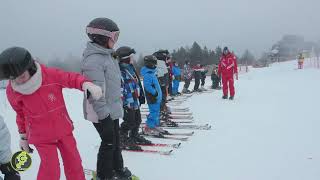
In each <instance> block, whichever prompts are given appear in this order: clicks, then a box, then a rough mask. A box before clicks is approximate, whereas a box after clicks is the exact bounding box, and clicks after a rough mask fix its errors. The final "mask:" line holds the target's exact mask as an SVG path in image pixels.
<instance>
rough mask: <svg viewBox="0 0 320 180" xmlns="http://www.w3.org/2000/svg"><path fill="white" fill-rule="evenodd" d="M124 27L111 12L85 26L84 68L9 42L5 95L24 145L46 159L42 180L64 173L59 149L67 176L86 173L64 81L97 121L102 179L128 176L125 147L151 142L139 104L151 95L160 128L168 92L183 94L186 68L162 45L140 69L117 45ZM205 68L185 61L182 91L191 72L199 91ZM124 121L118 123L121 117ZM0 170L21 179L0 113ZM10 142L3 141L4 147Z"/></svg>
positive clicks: (0, 68)
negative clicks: (47, 61)
mask: <svg viewBox="0 0 320 180" xmlns="http://www.w3.org/2000/svg"><path fill="white" fill-rule="evenodd" d="M119 33H120V29H119V28H118V26H117V24H116V23H115V22H114V21H112V20H111V19H108V18H96V19H94V20H92V21H91V22H90V23H89V24H88V25H87V27H86V34H87V36H88V37H89V39H90V41H89V42H88V43H87V46H86V48H85V50H84V52H83V59H82V61H81V73H80V74H79V73H73V72H65V71H62V70H60V69H56V68H50V67H46V66H45V65H43V64H40V63H38V62H36V61H35V60H34V59H33V58H32V56H31V54H30V53H29V51H28V50H26V49H24V48H21V47H12V48H8V49H6V50H4V51H3V52H2V53H1V54H0V80H9V84H8V86H7V98H8V100H9V102H10V104H11V106H12V108H13V109H14V110H15V112H16V114H17V116H16V123H17V125H18V132H19V134H20V143H19V144H20V147H21V149H22V150H24V151H26V152H29V153H32V152H33V149H32V148H31V147H30V146H29V145H30V144H33V145H34V147H35V148H36V150H37V152H38V153H39V156H40V159H41V162H40V167H39V171H38V176H37V179H38V180H59V179H60V166H59V158H58V152H57V150H59V152H60V154H61V157H62V160H63V164H64V171H65V175H66V179H68V180H74V179H77V180H84V179H85V176H84V172H83V167H82V161H81V157H80V153H79V151H78V149H77V145H76V139H75V137H74V135H73V132H72V131H73V128H74V126H73V123H72V120H71V119H70V117H69V115H68V112H67V109H66V105H65V101H64V98H63V94H62V89H63V88H73V89H78V90H80V91H83V92H84V99H83V112H84V117H85V119H87V120H89V121H91V122H92V124H93V126H94V127H95V129H96V131H97V133H98V134H99V136H100V138H101V144H100V148H99V152H98V155H97V166H96V171H97V180H116V179H117V180H130V179H132V173H131V172H130V170H129V169H128V168H126V167H124V162H123V158H122V153H121V148H126V147H128V146H131V148H132V146H133V147H134V148H137V149H138V148H140V147H139V146H135V145H138V144H151V143H152V142H151V141H149V140H147V139H145V138H144V137H143V136H141V135H140V134H139V127H140V124H141V121H142V119H141V113H140V105H141V104H144V103H145V102H147V104H148V107H149V112H150V113H149V115H148V116H147V121H146V126H145V127H144V128H143V131H144V133H148V134H151V135H157V134H159V133H163V132H164V130H163V129H162V128H161V127H160V116H161V113H160V112H166V109H167V107H166V101H167V96H168V94H171V95H178V94H179V91H178V89H179V83H180V81H181V70H180V68H179V65H178V63H176V62H171V56H170V54H169V52H168V51H167V50H159V51H157V52H155V53H153V55H148V56H145V57H144V67H142V69H141V72H140V75H141V76H142V77H143V85H142V83H141V82H140V77H139V74H138V73H137V72H136V69H135V67H134V66H133V64H132V63H133V55H134V54H135V51H134V49H133V48H131V47H127V46H123V47H120V48H119V49H117V50H116V51H115V50H114V46H115V44H116V43H117V40H118V37H119ZM206 73H207V72H206V70H205V69H204V68H203V67H201V66H200V64H198V65H197V66H196V67H195V68H194V69H193V72H192V71H191V68H190V63H189V62H186V64H185V65H184V71H183V78H184V80H185V85H184V89H183V93H189V92H190V91H189V90H188V86H189V84H190V81H191V79H192V76H193V75H194V77H195V79H196V83H195V87H194V91H200V90H199V84H200V80H202V84H201V86H202V87H203V85H204V80H205V74H206ZM212 81H213V86H212V87H213V88H218V87H219V82H220V75H219V72H217V70H214V72H213V74H212ZM120 118H123V120H124V121H123V123H122V124H121V125H119V119H120ZM0 135H1V136H0V138H1V139H0V142H1V146H0V170H1V172H2V173H4V174H5V180H19V179H20V176H19V173H18V172H17V171H16V170H15V169H13V168H12V167H11V165H10V158H9V157H10V156H11V151H10V143H9V142H10V134H9V132H8V129H7V128H6V127H5V124H4V121H3V120H2V118H0ZM4 145H5V146H4Z"/></svg>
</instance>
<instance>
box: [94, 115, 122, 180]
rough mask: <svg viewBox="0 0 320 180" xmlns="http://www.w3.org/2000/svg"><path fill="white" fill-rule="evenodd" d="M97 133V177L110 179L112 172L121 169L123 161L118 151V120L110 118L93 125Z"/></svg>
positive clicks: (119, 150)
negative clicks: (98, 137)
mask: <svg viewBox="0 0 320 180" xmlns="http://www.w3.org/2000/svg"><path fill="white" fill-rule="evenodd" d="M93 125H94V127H95V128H96V130H97V131H98V133H99V135H100V138H101V144H100V148H99V152H98V158H97V176H98V177H100V178H101V179H104V178H111V177H112V176H113V175H114V172H113V170H116V171H117V170H122V169H123V159H122V154H121V149H120V139H119V138H120V137H119V119H116V120H112V119H111V118H110V116H108V117H107V118H106V119H104V120H101V121H100V123H93Z"/></svg>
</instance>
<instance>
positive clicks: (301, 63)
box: [298, 53, 304, 69]
mask: <svg viewBox="0 0 320 180" xmlns="http://www.w3.org/2000/svg"><path fill="white" fill-rule="evenodd" d="M303 62H304V57H303V55H302V53H300V54H299V57H298V69H303Z"/></svg>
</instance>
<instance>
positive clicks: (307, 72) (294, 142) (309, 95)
mask: <svg viewBox="0 0 320 180" xmlns="http://www.w3.org/2000/svg"><path fill="white" fill-rule="evenodd" d="M295 68H296V61H291V62H285V63H275V64H273V65H272V66H271V67H268V68H262V69H250V72H249V73H246V74H241V75H240V77H239V81H236V82H235V86H236V96H235V100H234V101H229V100H222V99H221V96H222V92H221V91H214V92H212V93H204V94H197V95H193V96H192V97H191V98H189V99H188V100H187V101H186V102H184V103H183V106H188V107H190V109H191V111H192V112H193V116H194V117H195V119H196V123H197V124H205V123H209V124H211V125H212V126H213V129H212V130H210V131H197V130H195V135H194V136H192V137H190V138H189V141H187V142H182V145H181V147H180V148H179V149H175V150H174V151H173V154H172V155H171V156H161V155H155V154H142V153H131V152H123V156H124V161H125V166H128V167H129V168H130V170H131V171H132V172H133V173H134V174H136V175H137V176H139V177H140V179H141V180H163V179H167V180H180V179H184V180H187V179H190V180H194V179H208V180H210V179H219V180H239V179H241V180H271V179H272V180H284V179H288V180H289V179H290V180H302V179H306V180H319V179H320V171H319V167H320V145H319V143H318V137H320V131H319V127H320V116H319V115H320V114H319V111H320V83H319V82H320V81H319V80H320V70H317V69H304V70H295ZM206 81H207V82H206V83H207V86H208V85H209V84H211V82H210V78H207V79H206ZM191 87H193V84H191V85H190V89H191ZM64 95H65V98H66V103H67V106H68V111H69V113H70V116H71V118H72V120H73V121H74V126H75V131H74V134H75V136H76V139H77V142H78V148H79V151H80V153H81V157H82V160H83V165H84V168H91V169H95V162H96V154H97V150H98V148H95V147H96V146H97V145H98V144H99V136H98V134H97V133H96V131H95V129H94V127H93V125H92V124H91V123H89V122H88V121H85V120H84V119H83V115H82V96H83V95H82V93H81V92H78V91H75V90H65V91H64ZM0 102H1V103H0V113H1V115H2V116H4V117H5V121H6V123H7V125H8V127H9V129H10V132H11V135H12V145H11V146H12V149H13V150H14V151H16V150H18V149H19V147H18V141H19V138H18V133H17V127H16V124H15V113H14V112H13V111H12V109H11V107H10V105H9V104H8V102H7V101H6V98H5V91H4V90H0ZM176 131H177V132H189V131H191V130H176ZM152 140H153V141H154V142H165V143H176V142H177V141H173V140H159V139H152ZM151 149H152V148H151ZM161 149H166V148H161ZM167 149H168V148H167ZM32 157H33V165H32V167H31V168H30V170H28V171H27V172H25V173H22V179H23V180H34V179H36V175H37V171H38V167H39V156H38V154H37V152H36V151H35V153H34V154H33V155H32ZM60 164H61V172H62V173H61V179H65V177H64V173H63V166H62V161H61V163H60Z"/></svg>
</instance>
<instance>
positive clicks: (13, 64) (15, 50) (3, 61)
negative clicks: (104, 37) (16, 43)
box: [0, 47, 35, 80]
mask: <svg viewBox="0 0 320 180" xmlns="http://www.w3.org/2000/svg"><path fill="white" fill-rule="evenodd" d="M34 67H35V62H34V60H33V59H32V57H31V54H30V53H29V51H28V50H26V49H24V48H22V47H11V48H8V49H6V50H4V51H3V52H2V53H1V54H0V80H4V79H15V78H17V77H18V76H20V75H21V74H23V73H24V72H25V71H27V70H30V69H34ZM31 75H32V74H31Z"/></svg>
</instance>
